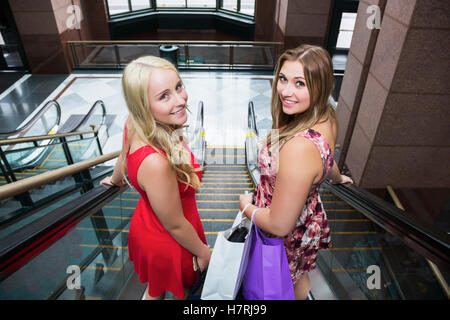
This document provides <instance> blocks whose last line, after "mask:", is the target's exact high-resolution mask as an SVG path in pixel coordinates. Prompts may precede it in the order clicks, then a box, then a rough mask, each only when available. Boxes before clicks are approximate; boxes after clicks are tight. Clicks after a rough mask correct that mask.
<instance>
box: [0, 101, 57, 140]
mask: <svg viewBox="0 0 450 320" xmlns="http://www.w3.org/2000/svg"><path fill="white" fill-rule="evenodd" d="M52 112H53V113H54V114H51V113H52ZM47 113H50V115H51V117H50V116H48V115H46V114H47ZM46 117H50V118H49V119H47V118H46ZM42 119H43V124H44V126H43V127H44V131H46V132H39V133H38V134H46V133H48V132H49V131H51V130H52V129H54V127H55V126H58V125H59V123H60V121H61V107H60V105H59V103H58V102H57V101H55V100H51V101H48V102H47V103H46V104H45V105H43V106H42V107H41V108H40V109H39V110H38V111H36V113H35V114H34V116H32V117H31V119H29V120H27V121H26V122H25V123H23V124H22V125H21V126H20V127H19V128H17V129H15V130H13V131H7V132H0V138H1V139H7V138H8V137H13V136H17V135H20V134H26V133H27V132H28V131H29V130H30V129H31V127H33V126H34V125H36V122H38V121H39V120H42ZM49 120H52V121H51V122H50V123H48V121H49Z"/></svg>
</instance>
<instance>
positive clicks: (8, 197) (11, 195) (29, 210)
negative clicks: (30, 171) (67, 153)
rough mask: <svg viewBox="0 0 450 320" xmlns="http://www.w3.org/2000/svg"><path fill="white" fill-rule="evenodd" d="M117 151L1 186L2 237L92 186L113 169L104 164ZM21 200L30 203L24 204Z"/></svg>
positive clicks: (0, 229)
mask: <svg viewBox="0 0 450 320" xmlns="http://www.w3.org/2000/svg"><path fill="white" fill-rule="evenodd" d="M118 154H119V152H115V153H111V154H107V155H103V156H100V157H97V158H95V159H90V160H85V161H82V162H79V163H77V164H74V165H71V166H67V167H63V168H60V169H56V170H51V171H46V172H43V173H41V174H39V175H34V176H31V177H29V178H25V179H22V180H19V181H16V182H12V183H9V184H5V185H2V186H0V202H1V204H2V205H1V207H0V238H4V237H8V236H9V235H11V234H13V233H14V232H16V231H17V230H18V229H20V228H21V227H22V226H24V225H26V224H29V223H31V222H33V221H35V220H36V219H38V218H39V217H42V216H44V215H46V214H49V212H50V211H51V210H52V209H54V208H55V207H57V206H60V205H62V204H63V203H66V202H68V201H70V199H72V198H74V197H76V196H77V195H79V194H82V193H85V192H87V191H89V190H90V189H92V188H93V187H94V181H96V180H98V179H101V178H103V177H104V176H106V175H108V174H111V172H112V170H113V167H111V166H104V165H102V163H103V162H105V161H108V160H111V159H113V158H115V157H117V155H118ZM24 195H25V196H27V197H25V196H24ZM23 198H25V199H23ZM22 202H26V204H28V205H26V206H24V205H22Z"/></svg>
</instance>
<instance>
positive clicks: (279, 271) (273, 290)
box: [242, 214, 295, 300]
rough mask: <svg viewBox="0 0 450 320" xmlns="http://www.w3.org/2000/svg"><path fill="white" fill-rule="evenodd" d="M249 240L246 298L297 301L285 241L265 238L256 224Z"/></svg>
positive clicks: (245, 285) (243, 285) (244, 284)
mask: <svg viewBox="0 0 450 320" xmlns="http://www.w3.org/2000/svg"><path fill="white" fill-rule="evenodd" d="M253 219H254V214H253V217H252V221H253ZM249 237H251V238H250V239H251V240H250V242H249V247H250V253H249V256H248V261H247V266H246V269H245V274H244V280H243V283H242V295H243V296H244V298H245V299H247V300H294V299H295V296H294V286H293V284H292V278H291V273H290V271H289V264H288V260H287V256H286V251H285V249H284V243H283V239H280V238H268V237H265V236H264V234H263V233H262V231H261V230H260V229H259V228H258V227H257V226H256V224H255V223H253V224H252V229H251V231H250V235H249Z"/></svg>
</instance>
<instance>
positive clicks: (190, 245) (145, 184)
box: [137, 153, 211, 270]
mask: <svg viewBox="0 0 450 320" xmlns="http://www.w3.org/2000/svg"><path fill="white" fill-rule="evenodd" d="M137 180H138V183H139V186H140V187H141V188H142V189H143V190H145V193H146V194H147V197H148V199H149V201H150V203H151V204H152V208H153V210H154V212H155V214H156V216H157V217H158V219H159V221H160V222H161V224H162V225H163V226H164V228H165V229H166V230H167V231H168V232H169V233H170V234H171V235H172V237H173V238H174V239H175V240H176V241H177V242H178V243H179V244H180V245H181V246H183V247H184V248H186V250H188V251H190V252H191V253H192V254H193V255H195V256H197V261H198V264H199V268H200V270H204V269H205V268H206V267H207V265H208V263H209V258H210V255H211V251H210V249H209V247H208V246H207V245H206V244H204V243H203V242H202V240H200V238H199V236H198V234H197V232H196V231H195V229H194V227H193V226H192V225H191V223H190V222H189V221H188V220H187V219H186V218H185V217H184V215H183V208H182V206H181V199H180V194H179V189H178V181H177V179H176V174H175V172H174V171H173V170H172V168H170V165H169V162H168V161H167V159H166V158H165V157H164V156H162V155H160V154H158V153H153V154H151V155H149V156H148V157H146V158H145V159H144V160H143V161H142V163H141V165H140V167H139V169H138V174H137Z"/></svg>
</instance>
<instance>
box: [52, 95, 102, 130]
mask: <svg viewBox="0 0 450 320" xmlns="http://www.w3.org/2000/svg"><path fill="white" fill-rule="evenodd" d="M97 105H100V107H101V108H102V122H101V124H100V125H98V127H100V126H102V125H103V124H105V121H106V107H105V103H104V102H103V101H102V100H97V101H95V102H94V104H93V105H92V107H91V108H90V109H89V111H88V113H87V114H86V115H85V116H84V117H83V119H81V120H80V122H79V123H78V124H77V125H76V126H75V127H74V128H73V129H69V130H68V131H66V132H59V133H68V132H77V131H79V130H80V128H82V127H83V126H85V125H86V124H87V123H88V120H89V119H90V117H91V116H92V115H93V113H94V112H95V111H96V107H97Z"/></svg>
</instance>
